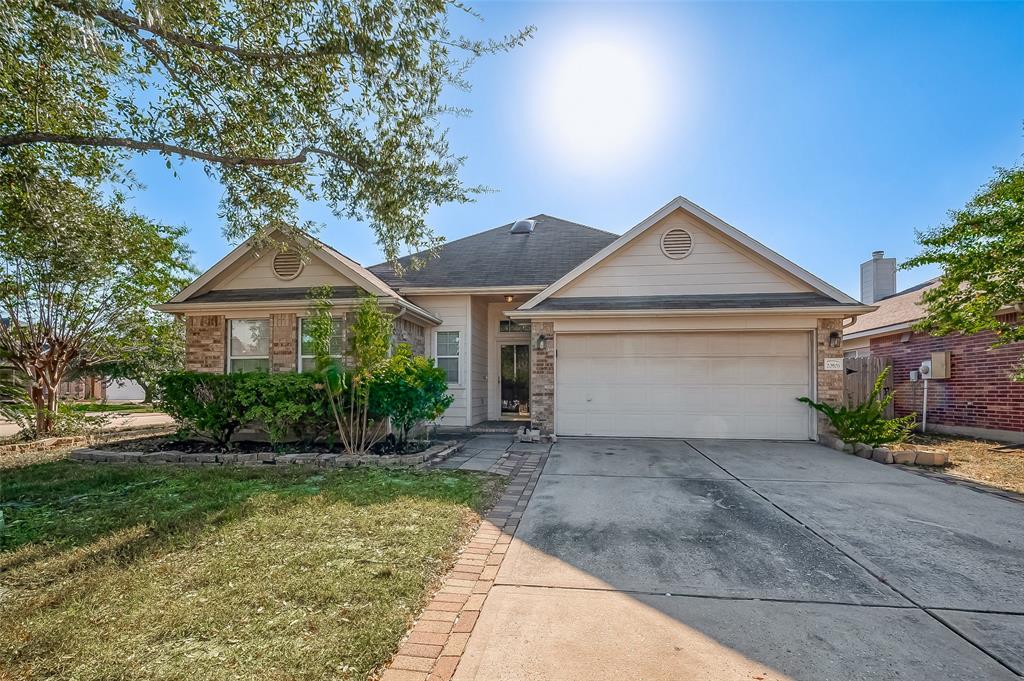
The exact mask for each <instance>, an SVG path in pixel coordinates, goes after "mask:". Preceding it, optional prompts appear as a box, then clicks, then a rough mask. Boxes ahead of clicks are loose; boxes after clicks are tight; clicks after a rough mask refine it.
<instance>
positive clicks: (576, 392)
mask: <svg viewBox="0 0 1024 681" xmlns="http://www.w3.org/2000/svg"><path fill="white" fill-rule="evenodd" d="M809 345H810V344H809V339H808V336H807V334H806V333H803V332H778V333H774V332H764V333H762V332H757V333H750V332H741V333H646V334H645V333H633V334H593V335H570V334H560V335H559V339H558V344H557V347H558V349H559V351H558V357H557V360H556V372H557V383H558V385H557V387H556V391H555V392H556V403H557V405H556V410H557V413H556V424H557V429H558V432H559V433H560V434H563V435H609V436H615V435H619V436H624V437H707V438H715V437H737V438H767V439H806V438H807V437H808V432H809V430H808V429H809V423H810V418H809V412H808V410H807V407H806V406H805V405H802V404H800V403H799V402H797V401H796V398H797V397H800V396H802V395H805V394H808V391H809V387H808V380H809V375H810V371H809V364H810V363H809V361H808V356H807V353H808V351H809ZM616 353H619V354H616ZM730 353H731V354H730ZM773 353H775V354H773Z"/></svg>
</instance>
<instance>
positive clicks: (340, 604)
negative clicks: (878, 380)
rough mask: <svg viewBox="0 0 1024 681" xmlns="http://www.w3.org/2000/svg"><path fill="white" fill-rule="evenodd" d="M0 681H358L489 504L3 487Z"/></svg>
mask: <svg viewBox="0 0 1024 681" xmlns="http://www.w3.org/2000/svg"><path fill="white" fill-rule="evenodd" d="M0 481H2V485H3V486H2V489H0V508H2V510H3V513H4V518H5V520H6V527H5V528H4V529H3V531H2V537H0V678H48V679H49V678H62V679H81V680H83V681H84V680H86V679H182V678H202V679H327V678H340V679H363V678H366V677H367V676H368V675H369V674H370V673H371V672H372V671H373V670H374V669H375V668H376V667H378V666H379V665H381V664H383V663H384V662H386V661H387V660H388V659H389V657H390V656H391V654H392V653H393V651H394V649H395V647H396V646H397V644H398V642H399V640H400V638H401V636H402V635H403V633H404V632H405V630H406V628H407V626H408V624H409V621H410V619H411V618H412V617H413V616H414V615H415V613H416V612H417V611H418V610H419V608H420V607H421V606H422V605H423V601H424V599H425V597H426V596H427V594H428V591H429V590H430V588H431V586H432V584H434V583H435V581H436V580H437V579H438V578H439V576H440V575H441V574H443V572H444V571H445V570H446V568H447V566H448V564H449V563H450V561H451V559H452V557H453V554H454V552H455V551H456V549H457V548H458V547H459V545H460V544H461V543H462V541H463V540H464V538H465V536H466V533H467V531H468V529H469V528H470V527H472V526H473V524H474V523H475V522H476V521H477V519H478V515H477V513H478V512H479V511H480V510H482V509H483V508H485V507H486V506H487V505H488V504H489V503H490V502H491V500H492V499H493V498H494V495H495V494H496V491H497V486H498V484H499V483H498V482H497V481H496V479H495V478H493V477H489V476H473V475H470V474H465V473H461V472H428V473H417V472H403V471H386V470H380V469H373V470H366V469H362V470H360V469H356V470H340V471H334V470H332V471H317V470H299V469H298V467H290V468H286V469H285V470H281V469H280V468H275V469H273V470H265V469H259V468H178V467H129V466H88V465H83V464H76V463H71V462H67V461H58V462H52V463H45V464H38V465H34V466H28V467H25V468H20V469H13V470H10V469H9V470H6V471H3V477H2V478H0Z"/></svg>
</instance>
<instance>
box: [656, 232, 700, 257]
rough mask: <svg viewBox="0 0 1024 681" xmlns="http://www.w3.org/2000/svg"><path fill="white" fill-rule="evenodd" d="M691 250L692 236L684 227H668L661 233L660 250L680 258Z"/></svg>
mask: <svg viewBox="0 0 1024 681" xmlns="http://www.w3.org/2000/svg"><path fill="white" fill-rule="evenodd" d="M692 250H693V237H692V236H690V233H689V232H687V231H686V230H685V229H670V230H668V231H667V232H665V233H664V234H662V235H661V252H662V253H664V254H665V255H667V256H668V257H670V258H672V259H673V260H680V259H682V258H685V257H686V256H688V255H690V251H692Z"/></svg>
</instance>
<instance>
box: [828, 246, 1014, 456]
mask: <svg viewBox="0 0 1024 681" xmlns="http://www.w3.org/2000/svg"><path fill="white" fill-rule="evenodd" d="M937 283H938V280H937V279H931V280H928V281H926V282H924V283H922V284H918V285H917V286H913V287H911V288H908V289H906V290H903V291H899V292H897V291H896V259H895V258H886V257H885V254H884V252H882V251H875V252H874V253H873V254H872V257H871V259H870V260H868V261H866V262H865V263H863V264H862V265H861V299H862V300H863V301H864V302H865V303H870V304H872V305H875V306H877V308H878V309H877V310H875V311H874V312H870V313H868V314H865V315H861V316H860V317H858V318H857V320H856V322H854V323H853V324H852V325H851V326H850V327H848V328H847V329H846V331H845V334H844V339H843V341H844V346H843V347H844V352H845V355H846V356H847V357H867V356H875V357H881V358H883V359H884V360H886V361H887V362H888V363H890V364H891V366H892V375H893V391H894V393H895V397H894V399H893V407H894V408H895V411H896V414H897V415H904V414H909V413H912V412H915V413H917V414H921V412H922V408H923V402H924V383H923V382H922V381H920V380H911V372H913V371H916V370H918V369H919V367H920V366H921V363H922V362H923V361H924V360H927V359H931V357H932V353H947V352H948V353H949V359H950V366H949V378H945V379H935V380H930V381H929V382H928V383H929V385H928V430H929V431H935V432H944V433H953V434H961V435H969V436H973V437H985V438H994V439H997V440H1009V441H1024V384H1022V383H1017V382H1014V381H1012V380H1011V379H1010V376H1011V374H1012V373H1013V370H1014V367H1015V366H1017V365H1018V364H1019V363H1020V361H1021V359H1022V357H1024V343H1012V344H1010V345H1004V346H1001V347H995V348H994V347H992V343H993V342H994V341H995V335H994V334H993V333H991V332H984V333H978V334H974V335H970V336H964V335H961V334H950V335H947V336H931V335H929V334H926V333H921V332H919V331H915V330H914V329H913V326H914V324H916V323H917V322H918V321H920V320H921V319H922V318H923V317H924V316H925V311H924V309H923V308H922V307H921V296H922V295H923V294H924V292H925V291H927V290H929V289H931V288H933V287H934V286H935V285H936V284H937ZM1001 318H1002V319H1003V320H1004V321H1006V322H1008V323H1014V322H1016V321H1018V320H1019V318H1020V317H1019V314H1018V312H1016V311H1015V310H1010V309H1008V310H1005V313H1004V314H1003V315H1001Z"/></svg>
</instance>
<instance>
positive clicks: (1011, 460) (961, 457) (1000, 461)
mask: <svg viewBox="0 0 1024 681" xmlns="http://www.w3.org/2000/svg"><path fill="white" fill-rule="evenodd" d="M908 444H910V445H913V444H923V445H928V446H932V447H938V448H941V449H944V450H945V451H947V452H949V463H947V464H946V466H945V468H944V472H946V473H949V474H951V475H955V476H958V477H961V478H967V479H968V480H974V481H976V482H980V483H983V484H986V485H990V486H992V487H998V488H999V489H1005V490H1009V491H1011V492H1017V493H1018V494H1024V449H1021V448H1012V447H1013V445H1007V444H1006V443H1003V442H991V441H986V440H971V439H968V438H959V437H947V436H939V435H929V436H921V435H916V436H914V438H913V441H912V442H910V443H908Z"/></svg>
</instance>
